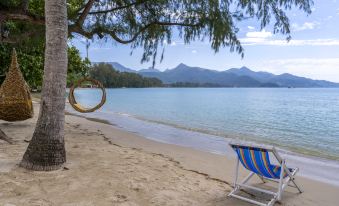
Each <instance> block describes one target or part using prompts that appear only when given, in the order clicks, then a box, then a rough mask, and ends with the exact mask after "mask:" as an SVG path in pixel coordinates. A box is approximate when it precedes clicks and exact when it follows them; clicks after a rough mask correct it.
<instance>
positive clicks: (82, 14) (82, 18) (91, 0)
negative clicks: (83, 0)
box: [76, 0, 96, 26]
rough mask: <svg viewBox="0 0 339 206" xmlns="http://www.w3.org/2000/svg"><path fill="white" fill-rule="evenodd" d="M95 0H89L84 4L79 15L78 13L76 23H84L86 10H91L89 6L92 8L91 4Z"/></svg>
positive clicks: (80, 24)
mask: <svg viewBox="0 0 339 206" xmlns="http://www.w3.org/2000/svg"><path fill="white" fill-rule="evenodd" d="M95 1H96V0H89V1H88V2H87V4H86V6H85V9H84V11H83V12H82V13H81V15H80V17H79V19H78V21H77V23H76V24H78V25H79V26H82V25H83V24H84V21H85V19H86V17H87V15H88V12H89V11H90V10H91V8H92V6H93V4H94V2H95Z"/></svg>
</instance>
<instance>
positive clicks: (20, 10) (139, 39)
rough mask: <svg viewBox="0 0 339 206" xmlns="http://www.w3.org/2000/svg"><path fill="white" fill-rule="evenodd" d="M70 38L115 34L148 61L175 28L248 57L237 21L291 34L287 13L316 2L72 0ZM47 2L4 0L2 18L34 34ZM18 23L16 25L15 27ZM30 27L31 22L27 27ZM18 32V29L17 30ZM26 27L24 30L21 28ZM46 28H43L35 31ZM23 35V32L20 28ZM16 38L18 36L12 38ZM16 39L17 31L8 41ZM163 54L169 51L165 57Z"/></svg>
mask: <svg viewBox="0 0 339 206" xmlns="http://www.w3.org/2000/svg"><path fill="white" fill-rule="evenodd" d="M67 2H68V18H69V36H70V37H72V36H73V35H75V34H80V35H82V36H85V37H87V38H89V39H92V38H96V37H97V38H108V37H109V38H112V39H113V40H115V41H116V42H118V43H122V44H129V43H130V44H131V47H132V48H136V47H142V48H143V49H144V54H143V57H142V61H148V60H149V59H150V58H152V57H153V60H154V59H155V58H154V57H155V56H156V55H157V51H158V49H159V47H161V46H162V44H163V42H164V40H166V41H167V42H171V38H172V36H173V32H174V28H175V29H177V30H178V31H179V35H180V37H181V38H182V39H184V42H185V43H190V42H191V41H195V40H202V39H208V40H209V42H210V44H211V47H212V49H213V50H214V51H216V52H217V51H218V50H219V48H220V47H229V48H230V51H232V52H233V51H235V52H237V53H239V54H241V55H243V54H244V53H243V52H244V51H243V47H242V46H241V43H240V41H239V40H238V38H237V32H238V31H239V28H238V26H237V24H238V23H239V22H241V21H244V20H247V19H256V20H257V21H258V22H260V25H261V28H264V27H266V26H267V25H269V24H272V25H273V32H274V33H281V34H284V35H286V37H287V39H289V38H290V24H289V19H288V17H287V15H286V11H288V10H291V9H292V8H297V9H300V10H302V11H304V12H306V13H307V14H309V13H311V6H312V4H313V1H312V0H68V1H67ZM43 4H44V1H43V0H5V1H4V0H1V1H0V21H1V22H2V25H3V26H5V27H11V23H12V22H23V21H24V22H25V25H27V24H31V25H34V26H30V27H29V28H30V29H28V30H29V31H30V32H27V33H28V34H26V35H30V36H34V35H36V34H41V31H40V30H41V28H42V27H41V25H44V16H43V13H44V12H43ZM12 27H13V26H12ZM26 29H27V26H26ZM17 30H18V29H17ZM19 30H20V29H19ZM34 30H36V31H40V32H34ZM16 34H17V35H19V36H21V38H20V39H22V35H23V34H22V32H21V33H20V32H18V31H16ZM12 38H13V39H15V37H14V35H13V37H12ZM10 40H11V35H10V34H9V37H8V38H7V41H10ZM161 57H163V55H161Z"/></svg>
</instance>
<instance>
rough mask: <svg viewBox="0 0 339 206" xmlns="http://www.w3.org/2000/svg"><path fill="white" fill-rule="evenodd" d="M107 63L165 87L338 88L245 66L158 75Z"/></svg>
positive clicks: (180, 69) (181, 69) (181, 68)
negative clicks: (170, 85) (184, 84)
mask: <svg viewBox="0 0 339 206" xmlns="http://www.w3.org/2000/svg"><path fill="white" fill-rule="evenodd" d="M107 63H109V64H111V65H112V66H113V68H115V69H116V70H118V71H121V72H136V73H138V74H140V75H142V76H144V77H155V78H158V79H160V80H161V81H162V82H163V83H164V84H174V83H194V84H200V85H208V84H210V85H219V86H222V87H296V88H308V87H339V83H334V82H329V81H324V80H313V79H309V78H305V77H298V76H294V75H292V74H288V73H285V74H281V75H275V74H272V73H268V72H261V71H260V72H255V71H252V70H250V69H249V68H247V67H241V68H232V69H228V70H225V71H215V70H210V69H205V68H200V67H190V66H187V65H185V64H179V65H178V66H176V67H175V68H173V69H167V70H165V71H163V72H161V71H159V70H157V69H153V68H149V69H141V70H139V71H136V70H133V69H130V68H127V67H124V66H123V65H121V64H119V63H117V62H107Z"/></svg>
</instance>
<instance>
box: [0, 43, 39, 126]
mask: <svg viewBox="0 0 339 206" xmlns="http://www.w3.org/2000/svg"><path fill="white" fill-rule="evenodd" d="M33 114H34V112H33V104H32V98H31V94H30V88H29V86H28V85H27V83H26V81H25V79H24V77H23V76H22V73H21V71H20V69H19V65H18V61H17V57H16V51H15V49H13V52H12V62H11V66H10V68H9V71H8V73H7V75H6V78H5V80H4V82H3V84H2V85H1V87H0V119H2V120H5V121H9V122H14V121H23V120H26V119H29V118H32V117H33Z"/></svg>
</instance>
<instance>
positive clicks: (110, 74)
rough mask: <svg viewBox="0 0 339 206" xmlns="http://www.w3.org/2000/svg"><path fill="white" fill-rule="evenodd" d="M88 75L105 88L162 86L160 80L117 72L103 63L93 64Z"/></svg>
mask: <svg viewBox="0 0 339 206" xmlns="http://www.w3.org/2000/svg"><path fill="white" fill-rule="evenodd" d="M89 73H90V76H91V77H92V78H94V79H96V80H99V81H100V82H101V83H102V84H103V85H104V86H105V87H107V88H121V87H127V88H129V87H132V88H143V87H162V86H163V84H162V82H161V80H159V79H157V78H149V77H142V76H141V75H139V74H135V73H128V72H119V71H117V70H115V69H114V68H113V67H112V65H110V64H105V63H99V64H95V65H94V66H93V67H92V68H91V70H90V72H89Z"/></svg>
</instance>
